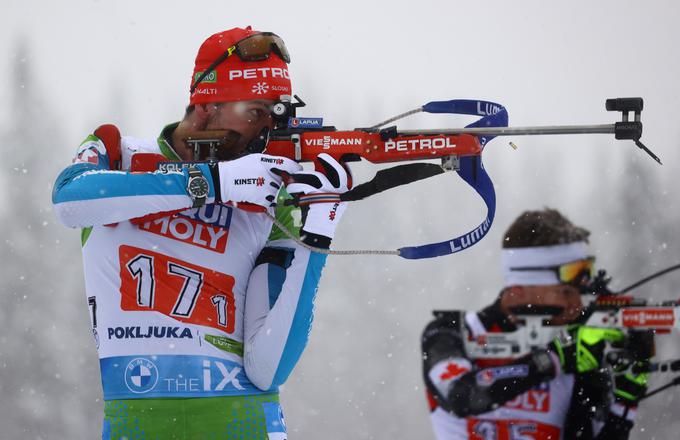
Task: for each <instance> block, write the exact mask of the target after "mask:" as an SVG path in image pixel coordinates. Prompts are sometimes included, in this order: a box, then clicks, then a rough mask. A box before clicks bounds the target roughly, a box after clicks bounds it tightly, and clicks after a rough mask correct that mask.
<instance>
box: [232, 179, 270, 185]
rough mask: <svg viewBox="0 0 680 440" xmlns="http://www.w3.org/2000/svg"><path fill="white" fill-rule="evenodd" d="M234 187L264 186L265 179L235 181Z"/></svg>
mask: <svg viewBox="0 0 680 440" xmlns="http://www.w3.org/2000/svg"><path fill="white" fill-rule="evenodd" d="M234 185H256V186H262V185H264V177H250V178H245V179H234Z"/></svg>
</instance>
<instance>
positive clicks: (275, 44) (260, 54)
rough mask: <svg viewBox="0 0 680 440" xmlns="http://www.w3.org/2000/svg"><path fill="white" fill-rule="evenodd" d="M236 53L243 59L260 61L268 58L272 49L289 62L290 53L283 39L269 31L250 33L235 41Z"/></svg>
mask: <svg viewBox="0 0 680 440" xmlns="http://www.w3.org/2000/svg"><path fill="white" fill-rule="evenodd" d="M235 47H236V54H237V55H238V56H239V58H241V59H242V60H243V61H262V60H266V59H268V58H269V54H270V53H271V51H272V50H273V51H274V52H276V54H277V55H278V56H279V57H281V59H282V60H283V61H285V62H286V63H290V54H289V53H288V49H286V45H285V44H284V43H283V40H282V39H281V37H279V36H278V35H276V34H274V33H271V32H263V33H261V34H255V35H251V36H250V37H246V38H244V39H243V40H241V41H239V42H238V43H236V46H235Z"/></svg>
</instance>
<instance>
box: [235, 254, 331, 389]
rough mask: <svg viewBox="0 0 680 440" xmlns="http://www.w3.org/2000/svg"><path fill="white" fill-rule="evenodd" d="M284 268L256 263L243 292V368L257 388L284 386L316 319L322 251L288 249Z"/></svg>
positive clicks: (324, 257)
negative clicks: (320, 252)
mask: <svg viewBox="0 0 680 440" xmlns="http://www.w3.org/2000/svg"><path fill="white" fill-rule="evenodd" d="M289 252H290V253H291V256H292V259H291V260H290V265H289V266H288V267H281V265H280V264H278V265H277V264H274V263H268V264H262V265H258V266H256V267H255V269H254V270H253V273H252V274H251V277H250V281H249V284H248V290H247V293H246V310H245V319H244V327H245V328H244V346H245V350H244V366H245V370H246V374H247V375H248V378H249V379H250V380H251V382H253V384H255V385H256V386H257V387H258V388H260V389H263V390H271V389H275V388H276V387H278V386H279V385H281V384H283V383H284V382H285V381H286V379H287V378H288V376H289V375H290V373H291V372H292V371H293V368H294V367H295V365H296V364H297V362H298V361H299V359H300V357H301V356H302V352H303V351H304V348H305V346H306V345H307V341H308V339H309V333H310V331H311V327H312V320H313V317H314V300H315V297H316V292H317V287H318V284H319V280H320V278H321V272H322V270H323V267H324V265H325V262H326V255H325V254H319V253H316V252H310V251H309V250H307V249H305V248H303V247H298V246H297V245H295V246H294V248H292V249H289Z"/></svg>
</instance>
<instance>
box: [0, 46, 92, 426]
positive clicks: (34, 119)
mask: <svg viewBox="0 0 680 440" xmlns="http://www.w3.org/2000/svg"><path fill="white" fill-rule="evenodd" d="M12 59H13V71H12V73H11V78H12V79H11V81H10V82H9V87H10V88H11V92H10V102H9V108H10V112H9V115H10V116H9V118H8V119H7V120H6V121H5V123H6V126H5V127H3V129H2V131H1V132H0V145H1V146H2V147H1V148H2V153H3V154H2V157H3V160H2V164H1V165H0V167H1V168H0V170H1V171H0V175H2V176H4V182H3V185H2V189H1V190H0V191H2V192H3V193H4V194H2V199H3V200H4V201H5V203H4V207H3V208H2V211H1V212H0V221H1V222H2V225H3V234H4V239H3V242H4V245H3V246H2V250H0V252H1V257H0V258H2V261H3V264H2V265H1V266H0V273H1V277H2V280H3V285H2V295H1V298H2V307H0V322H2V325H3V328H4V332H3V334H2V335H1V336H0V395H2V397H3V398H2V399H0V426H2V430H3V432H2V435H1V436H2V437H3V438H47V437H50V438H92V437H93V435H94V436H96V434H95V433H93V432H87V431H84V429H86V428H87V426H85V425H86V424H83V423H82V421H83V420H88V419H89V420H92V418H93V417H98V416H99V415H98V408H97V405H92V401H93V400H94V399H95V398H96V397H95V396H97V395H98V394H99V385H98V380H97V359H96V355H95V354H94V344H92V342H91V337H89V336H88V332H89V329H88V326H89V323H88V321H87V319H88V317H87V313H88V309H87V303H86V300H85V295H84V294H83V293H82V284H83V283H82V275H81V268H80V266H81V265H80V262H79V261H73V256H75V255H78V234H77V233H76V231H69V230H67V229H65V228H64V227H63V226H61V225H59V224H57V223H56V222H55V219H54V216H53V214H52V208H51V187H52V183H53V181H54V179H55V177H56V175H57V173H58V172H59V171H60V169H61V168H62V167H63V165H65V164H67V163H68V162H67V161H68V155H66V154H63V148H62V145H63V141H62V139H63V138H62V134H61V131H60V123H59V122H58V121H57V119H56V117H55V113H54V112H52V111H51V109H50V106H49V105H48V103H46V101H45V99H44V96H43V93H42V90H41V87H40V85H38V84H36V83H35V82H34V81H33V75H32V70H31V64H30V60H31V57H30V54H29V50H28V45H27V43H26V41H24V40H21V41H19V42H18V43H17V44H16V46H15V50H14V53H13V56H12ZM64 256H66V258H64ZM87 425H90V428H91V424H87Z"/></svg>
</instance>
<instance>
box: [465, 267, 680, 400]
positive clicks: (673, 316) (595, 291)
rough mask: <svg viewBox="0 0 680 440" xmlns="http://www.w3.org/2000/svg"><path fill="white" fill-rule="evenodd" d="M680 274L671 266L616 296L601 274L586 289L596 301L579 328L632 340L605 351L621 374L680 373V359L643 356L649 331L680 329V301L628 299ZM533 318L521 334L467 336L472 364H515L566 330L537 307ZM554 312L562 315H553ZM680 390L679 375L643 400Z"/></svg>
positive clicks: (603, 274)
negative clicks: (548, 322)
mask: <svg viewBox="0 0 680 440" xmlns="http://www.w3.org/2000/svg"><path fill="white" fill-rule="evenodd" d="M678 269H680V264H676V265H674V266H670V267H668V268H666V269H664V270H662V271H659V272H657V273H654V274H652V275H650V276H648V277H645V278H643V279H642V280H640V281H638V282H636V283H634V284H632V285H630V286H628V287H626V288H625V289H622V290H620V291H619V292H612V291H611V290H610V289H609V287H608V285H609V283H610V282H611V278H610V277H608V276H607V273H606V271H604V270H600V271H599V272H598V274H597V275H596V276H595V278H594V279H593V281H592V282H591V283H590V284H589V285H588V286H587V287H585V288H584V294H586V295H590V296H593V297H594V298H593V301H592V302H591V303H590V304H589V305H588V306H587V307H586V308H585V309H584V311H583V313H582V315H581V319H579V321H578V322H579V323H581V324H583V325H586V326H588V327H598V328H610V329H619V330H622V331H624V332H625V333H626V335H627V337H626V339H625V340H624V341H623V343H622V344H616V345H612V346H610V347H608V348H607V350H606V352H605V360H606V362H607V364H609V365H611V366H612V367H614V368H615V369H616V371H619V372H621V371H631V372H632V373H634V374H639V373H645V372H649V373H673V372H678V371H680V359H673V360H664V361H657V362H639V361H646V356H640V355H639V352H640V351H644V347H640V346H638V343H639V341H640V340H641V339H644V338H639V337H638V336H640V335H643V334H644V333H646V332H652V333H653V334H654V335H657V334H668V333H671V332H672V331H674V330H675V331H677V330H680V302H679V301H677V300H676V301H674V300H669V301H661V302H656V303H652V302H648V301H646V300H644V299H641V298H635V297H633V296H631V295H626V293H627V292H629V291H631V290H632V289H634V288H636V287H638V286H640V285H642V284H644V283H646V282H648V281H651V280H652V279H655V278H658V277H660V276H662V275H665V274H667V273H669V272H672V271H675V270H678ZM531 309H533V311H532V312H531V314H527V315H523V316H519V317H520V318H521V319H522V320H524V321H525V324H524V325H523V326H521V327H519V329H518V330H516V331H514V332H508V333H487V334H485V335H482V336H480V337H478V338H472V337H466V338H465V339H466V347H465V348H466V351H467V352H468V355H469V356H470V357H471V358H473V359H514V358H517V357H520V356H523V355H525V354H527V353H529V352H530V351H531V350H532V349H534V348H545V346H546V345H547V344H548V343H549V342H550V341H551V340H552V339H553V338H554V337H557V336H558V335H559V334H560V333H562V332H564V331H566V326H549V325H546V320H548V319H549V318H550V317H551V316H552V315H553V314H556V313H549V312H551V311H550V310H548V309H549V307H543V308H542V307H541V306H534V307H532V308H531ZM553 312H558V313H559V310H557V311H553ZM675 385H680V376H678V377H676V378H675V379H673V380H672V381H671V382H669V383H668V384H666V385H664V386H662V387H660V388H657V389H655V390H652V391H650V392H648V393H647V394H646V395H645V396H644V397H645V398H646V397H649V396H652V395H654V394H657V393H659V392H661V391H663V390H665V389H667V388H670V387H672V386H675Z"/></svg>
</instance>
